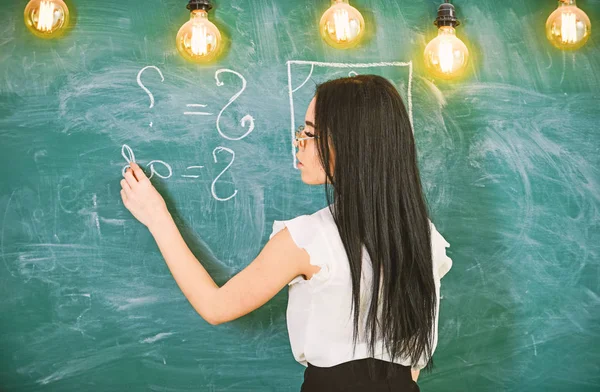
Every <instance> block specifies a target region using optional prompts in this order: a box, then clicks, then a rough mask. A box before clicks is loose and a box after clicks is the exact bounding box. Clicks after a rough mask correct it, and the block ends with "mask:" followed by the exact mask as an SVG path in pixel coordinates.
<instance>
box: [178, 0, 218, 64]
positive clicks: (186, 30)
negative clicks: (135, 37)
mask: <svg viewBox="0 0 600 392" xmlns="http://www.w3.org/2000/svg"><path fill="white" fill-rule="evenodd" d="M190 4H192V1H190ZM189 7H190V5H188V8H189ZM209 9H210V6H208V7H204V8H199V9H191V13H190V20H189V21H188V22H186V23H185V24H184V25H183V26H181V28H180V29H179V32H178V33H177V38H176V42H177V50H178V51H179V53H180V54H181V56H183V57H184V58H185V59H186V60H189V61H192V62H194V63H207V62H210V61H212V60H214V59H215V58H216V57H217V56H218V55H219V52H220V49H221V33H220V32H219V29H218V28H217V26H215V25H214V24H213V23H212V22H211V21H210V20H208V12H207V11H208V10H209Z"/></svg>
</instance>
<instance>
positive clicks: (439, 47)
mask: <svg viewBox="0 0 600 392" xmlns="http://www.w3.org/2000/svg"><path fill="white" fill-rule="evenodd" d="M468 59H469V50H468V49H467V47H466V45H465V44H464V43H463V42H462V41H461V40H460V39H458V38H457V37H456V31H455V30H454V27H452V26H442V27H440V28H439V30H438V36H437V37H435V38H434V39H432V40H431V41H430V42H429V43H428V44H427V46H426V47H425V67H426V68H427V70H428V71H429V72H430V73H432V74H434V75H435V76H438V77H441V78H443V79H451V78H454V77H458V76H460V75H461V74H462V73H463V72H464V71H465V69H466V68H467V61H468Z"/></svg>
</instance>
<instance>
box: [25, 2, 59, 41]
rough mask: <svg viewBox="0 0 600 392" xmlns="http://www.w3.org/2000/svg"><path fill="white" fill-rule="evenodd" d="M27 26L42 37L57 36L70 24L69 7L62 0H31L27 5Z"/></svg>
mask: <svg viewBox="0 0 600 392" xmlns="http://www.w3.org/2000/svg"><path fill="white" fill-rule="evenodd" d="M24 17H25V26H27V28H28V29H29V31H31V32H32V33H33V34H35V35H36V36H38V37H40V38H55V37H58V36H60V35H61V34H63V33H64V31H65V29H66V27H67V26H68V24H69V8H67V5H66V4H65V3H64V1H62V0H31V1H30V2H29V3H28V4H27V6H26V7H25V13H24Z"/></svg>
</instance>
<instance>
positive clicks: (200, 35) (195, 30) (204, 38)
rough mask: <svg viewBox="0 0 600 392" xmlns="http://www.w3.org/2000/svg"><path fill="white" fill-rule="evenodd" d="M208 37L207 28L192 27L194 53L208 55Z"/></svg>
mask: <svg viewBox="0 0 600 392" xmlns="http://www.w3.org/2000/svg"><path fill="white" fill-rule="evenodd" d="M209 39H210V38H209V37H208V34H207V31H206V26H194V27H192V53H194V54H196V55H199V56H204V55H206V54H207V53H208V48H209V44H208V40H209Z"/></svg>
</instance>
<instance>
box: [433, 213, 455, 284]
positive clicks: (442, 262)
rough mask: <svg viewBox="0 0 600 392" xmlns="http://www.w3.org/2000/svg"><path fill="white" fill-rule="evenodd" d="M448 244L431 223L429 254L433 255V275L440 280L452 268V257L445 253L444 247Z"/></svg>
mask: <svg viewBox="0 0 600 392" xmlns="http://www.w3.org/2000/svg"><path fill="white" fill-rule="evenodd" d="M449 246H450V244H449V243H448V241H446V239H445V238H444V237H442V235H441V234H440V232H439V231H437V229H436V228H435V225H434V224H433V223H431V255H432V257H433V275H434V277H435V278H436V279H437V280H441V279H442V278H443V277H444V275H446V274H447V273H448V271H450V268H452V259H451V258H450V257H448V256H447V255H446V248H448V247H449Z"/></svg>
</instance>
